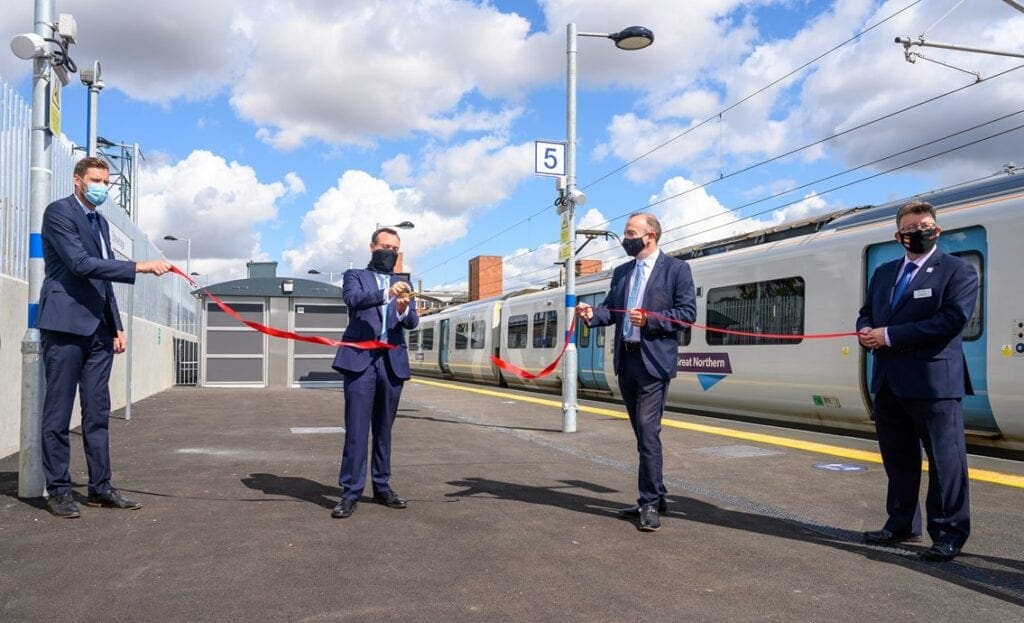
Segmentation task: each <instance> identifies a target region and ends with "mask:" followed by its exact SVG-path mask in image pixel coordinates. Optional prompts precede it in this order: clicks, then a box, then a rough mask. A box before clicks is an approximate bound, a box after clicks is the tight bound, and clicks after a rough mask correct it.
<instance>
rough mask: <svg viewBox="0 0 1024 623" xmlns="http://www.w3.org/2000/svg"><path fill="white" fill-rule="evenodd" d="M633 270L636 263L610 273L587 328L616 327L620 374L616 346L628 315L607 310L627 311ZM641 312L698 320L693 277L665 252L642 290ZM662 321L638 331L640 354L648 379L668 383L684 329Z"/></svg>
mask: <svg viewBox="0 0 1024 623" xmlns="http://www.w3.org/2000/svg"><path fill="white" fill-rule="evenodd" d="M634 270H636V260H633V261H632V262H626V263H625V264H622V265H621V266H618V267H616V268H615V270H614V271H613V272H612V283H611V287H610V288H609V289H608V295H607V296H606V297H605V299H604V302H603V303H601V306H600V307H595V308H594V317H593V318H592V319H591V320H590V322H588V323H587V324H588V325H589V326H591V327H600V326H605V325H610V324H614V325H615V359H614V364H615V373H616V374H618V373H619V351H620V350H621V349H620V348H619V343H620V342H621V341H622V326H623V323H624V322H629V317H628V315H627V314H622V313H617V312H616V313H612V312H610V311H608V310H609V309H626V302H627V300H628V298H629V281H630V277H631V276H632V275H633V271H634ZM643 308H644V309H646V310H648V311H652V312H656V313H658V314H660V315H662V316H666V317H668V318H672V319H674V320H680V321H683V322H693V321H694V320H695V319H696V317H697V296H696V294H695V292H694V288H693V274H692V273H691V272H690V265H689V264H687V263H686V262H684V261H683V260H680V259H678V258H674V257H669V256H668V255H665V253H664V252H662V253H661V254H659V255H658V260H657V261H656V262H655V263H654V268H653V269H652V270H651V275H650V277H649V278H648V279H647V285H646V286H645V287H644V299H643ZM684 328H685V327H683V326H682V325H678V324H674V323H672V322H670V321H668V320H666V319H664V318H658V317H655V316H648V317H647V325H646V326H644V327H642V328H641V329H640V346H641V348H640V352H641V355H642V356H643V360H644V366H645V367H646V368H647V372H648V373H650V374H651V376H655V377H657V378H661V379H671V378H675V376H676V363H677V360H678V355H679V340H678V338H677V333H676V332H677V331H681V330H682V329H684Z"/></svg>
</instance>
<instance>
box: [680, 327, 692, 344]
mask: <svg viewBox="0 0 1024 623" xmlns="http://www.w3.org/2000/svg"><path fill="white" fill-rule="evenodd" d="M691 333H693V329H691V328H690V327H686V328H685V329H680V330H679V331H677V332H676V341H677V342H679V345H680V346H689V345H690V334H691Z"/></svg>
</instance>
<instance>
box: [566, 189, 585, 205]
mask: <svg viewBox="0 0 1024 623" xmlns="http://www.w3.org/2000/svg"><path fill="white" fill-rule="evenodd" d="M568 199H569V201H572V202H573V204H575V205H578V206H581V205H583V204H584V203H586V202H587V196H586V195H585V194H583V191H582V190H580V189H578V188H573V189H572V190H571V191H569V197H568Z"/></svg>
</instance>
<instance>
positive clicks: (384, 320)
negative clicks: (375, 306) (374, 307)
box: [377, 273, 390, 342]
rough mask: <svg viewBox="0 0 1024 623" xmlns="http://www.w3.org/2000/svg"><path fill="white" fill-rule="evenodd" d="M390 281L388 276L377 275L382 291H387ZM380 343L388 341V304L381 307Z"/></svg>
mask: <svg viewBox="0 0 1024 623" xmlns="http://www.w3.org/2000/svg"><path fill="white" fill-rule="evenodd" d="M388 281H390V279H389V278H388V276H387V275H382V274H379V273H378V274H377V285H379V286H380V289H381V290H387V288H388ZM379 337H380V341H381V342H387V341H388V306H387V303H385V304H383V305H381V306H380V336H379Z"/></svg>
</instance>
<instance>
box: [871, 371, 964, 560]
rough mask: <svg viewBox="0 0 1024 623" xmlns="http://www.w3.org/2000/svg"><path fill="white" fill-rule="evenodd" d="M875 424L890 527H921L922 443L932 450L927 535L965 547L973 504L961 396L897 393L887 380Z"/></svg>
mask: <svg viewBox="0 0 1024 623" xmlns="http://www.w3.org/2000/svg"><path fill="white" fill-rule="evenodd" d="M875 430H876V431H877V433H878V447H879V450H881V453H882V464H883V465H884V467H885V473H886V475H887V476H888V478H889V490H888V494H887V496H886V502H885V508H886V512H887V513H888V515H889V519H888V521H887V522H886V524H885V527H886V528H887V529H888V530H891V531H892V532H895V533H898V534H920V533H921V511H920V504H919V502H918V499H919V494H920V488H921V446H922V445H923V446H924V451H925V454H926V455H927V456H928V495H927V497H926V498H925V509H926V510H927V514H928V535H929V536H931V538H932V540H933V541H935V542H936V543H952V544H953V545H955V546H957V547H963V544H964V543H965V542H966V541H967V537H968V536H969V535H970V533H971V507H970V499H969V496H968V486H967V485H968V478H967V449H966V443H965V441H964V421H963V406H962V405H961V401H960V399H958V398H950V399H941V400H940V399H909V398H897V397H896V396H894V395H893V394H892V392H891V391H890V390H889V387H888V385H884V384H883V385H882V387H881V388H880V390H879V392H878V394H877V395H876V396H875Z"/></svg>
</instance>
